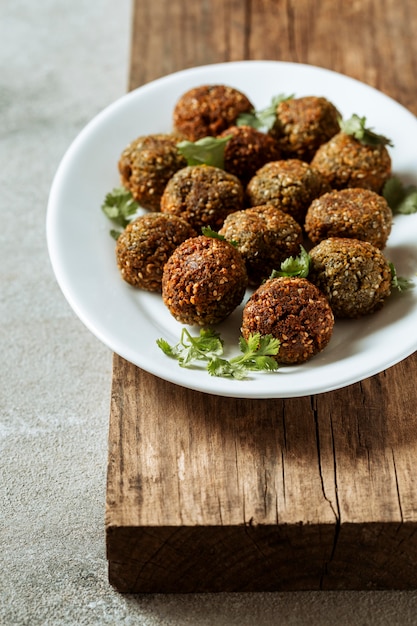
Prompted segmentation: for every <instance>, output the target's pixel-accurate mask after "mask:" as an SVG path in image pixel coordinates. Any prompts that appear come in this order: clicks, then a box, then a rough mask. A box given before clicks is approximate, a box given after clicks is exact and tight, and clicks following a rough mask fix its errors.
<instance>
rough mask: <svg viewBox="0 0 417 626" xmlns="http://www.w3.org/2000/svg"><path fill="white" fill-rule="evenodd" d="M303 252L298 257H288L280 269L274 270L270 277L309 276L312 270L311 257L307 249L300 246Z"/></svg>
mask: <svg viewBox="0 0 417 626" xmlns="http://www.w3.org/2000/svg"><path fill="white" fill-rule="evenodd" d="M300 248H301V252H300V254H299V255H298V256H296V257H292V256H290V257H288V258H287V259H285V261H283V262H282V263H281V269H280V270H273V271H272V273H271V276H270V278H279V277H280V276H299V277H300V278H307V276H308V274H309V272H310V264H311V258H310V255H309V253H308V252H307V250H306V249H305V248H304V247H303V246H300Z"/></svg>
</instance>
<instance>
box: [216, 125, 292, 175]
mask: <svg viewBox="0 0 417 626" xmlns="http://www.w3.org/2000/svg"><path fill="white" fill-rule="evenodd" d="M220 137H230V139H229V141H228V142H227V144H226V146H225V149H224V169H225V170H226V171H227V172H230V173H231V174H234V175H235V176H237V177H238V178H239V180H240V181H241V182H242V184H243V185H244V186H246V185H247V183H248V182H249V180H250V179H251V178H252V176H254V175H255V174H256V171H257V170H258V169H259V168H260V167H262V166H263V165H265V163H269V161H277V160H278V159H280V158H281V152H280V149H279V148H278V144H277V142H276V141H275V139H273V138H272V137H270V136H269V135H266V134H265V133H262V132H260V131H259V130H256V128H252V127H251V126H232V127H230V128H227V129H226V130H225V131H223V133H221V135H220Z"/></svg>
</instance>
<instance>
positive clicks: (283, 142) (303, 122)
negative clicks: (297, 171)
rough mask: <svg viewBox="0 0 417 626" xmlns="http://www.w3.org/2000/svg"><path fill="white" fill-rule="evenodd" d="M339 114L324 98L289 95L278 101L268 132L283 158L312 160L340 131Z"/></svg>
mask: <svg viewBox="0 0 417 626" xmlns="http://www.w3.org/2000/svg"><path fill="white" fill-rule="evenodd" d="M340 117H341V116H340V113H339V111H338V110H337V109H336V107H335V106H334V105H333V104H332V103H331V102H329V101H328V100H326V98H323V97H318V96H304V97H302V98H290V99H289V100H283V101H282V102H280V103H279V104H278V106H277V110H276V120H275V123H274V125H273V126H272V128H271V129H270V131H269V133H270V135H271V136H272V137H274V138H275V139H276V140H277V142H278V145H279V147H280V149H281V152H282V155H283V158H290V159H291V158H292V159H302V160H303V161H311V159H312V158H313V156H314V154H315V152H316V150H317V149H318V148H319V147H320V146H321V145H322V144H323V143H325V142H326V141H328V140H329V139H330V138H331V137H333V136H334V135H336V133H338V132H339V130H340V126H339V118H340Z"/></svg>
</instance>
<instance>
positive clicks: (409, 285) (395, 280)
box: [389, 263, 414, 291]
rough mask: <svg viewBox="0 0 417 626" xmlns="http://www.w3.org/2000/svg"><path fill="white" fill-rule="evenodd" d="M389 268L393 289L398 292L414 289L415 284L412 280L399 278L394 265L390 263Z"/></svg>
mask: <svg viewBox="0 0 417 626" xmlns="http://www.w3.org/2000/svg"><path fill="white" fill-rule="evenodd" d="M389 268H390V270H391V287H392V288H393V289H398V291H408V289H413V288H414V282H413V281H412V280H410V279H409V278H404V276H398V274H397V270H396V269H395V266H394V264H393V263H389Z"/></svg>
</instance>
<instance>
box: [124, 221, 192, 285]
mask: <svg viewBox="0 0 417 626" xmlns="http://www.w3.org/2000/svg"><path fill="white" fill-rule="evenodd" d="M196 234H197V233H196V232H195V230H194V229H193V228H192V227H191V226H190V225H189V224H188V223H187V222H186V221H185V220H183V219H181V218H179V217H177V216H175V215H163V214H162V213H148V214H147V215H143V216H140V217H138V218H137V219H136V220H134V221H133V222H131V223H130V224H129V225H128V226H127V227H126V228H125V230H124V231H123V232H122V233H121V235H120V236H119V237H118V239H117V243H116V260H117V266H118V268H119V270H120V274H121V276H122V278H123V280H125V281H126V282H127V283H129V284H130V285H133V286H134V287H139V288H140V289H145V290H146V291H159V292H160V291H161V290H162V286H161V284H162V272H163V269H164V265H165V263H166V262H167V260H168V259H169V257H170V256H171V254H172V253H173V251H174V250H175V248H177V246H179V245H180V243H182V242H183V241H185V239H188V238H189V237H194V236H196Z"/></svg>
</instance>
